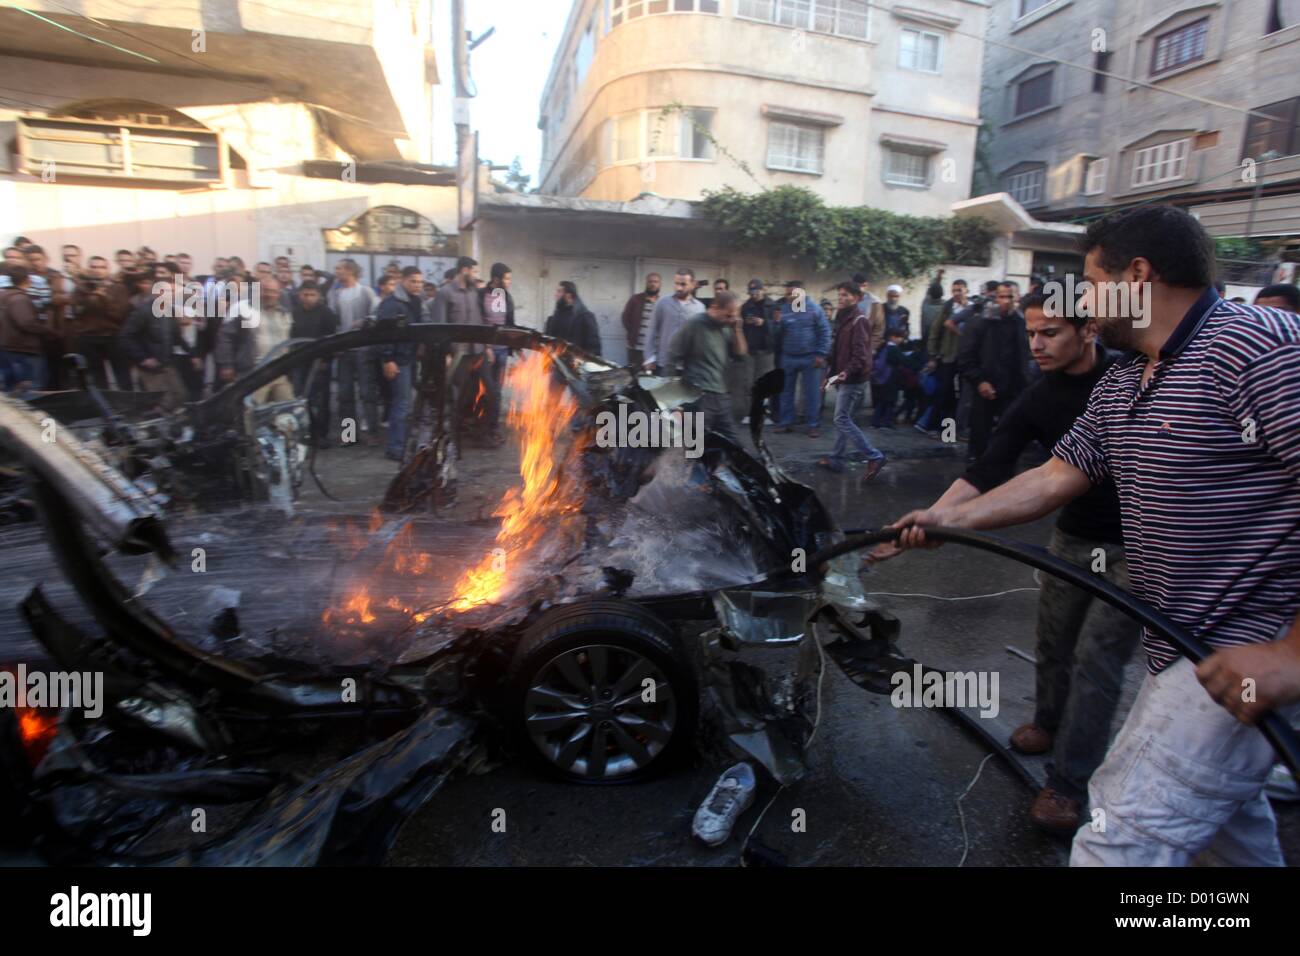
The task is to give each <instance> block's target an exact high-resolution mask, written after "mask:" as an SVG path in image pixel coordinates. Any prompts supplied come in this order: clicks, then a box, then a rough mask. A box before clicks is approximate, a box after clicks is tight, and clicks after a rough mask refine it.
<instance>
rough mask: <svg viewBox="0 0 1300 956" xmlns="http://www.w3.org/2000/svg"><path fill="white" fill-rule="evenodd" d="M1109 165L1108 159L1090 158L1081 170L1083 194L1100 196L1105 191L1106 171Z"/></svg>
mask: <svg viewBox="0 0 1300 956" xmlns="http://www.w3.org/2000/svg"><path fill="white" fill-rule="evenodd" d="M1109 166H1110V160H1108V159H1090V160H1088V165H1087V166H1086V167H1084V172H1083V194H1084V195H1085V196H1100V195H1101V194H1102V193H1104V192H1105V191H1106V171H1107V168H1108V167H1109Z"/></svg>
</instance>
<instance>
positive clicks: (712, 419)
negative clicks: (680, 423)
mask: <svg viewBox="0 0 1300 956" xmlns="http://www.w3.org/2000/svg"><path fill="white" fill-rule="evenodd" d="M699 410H700V411H701V412H703V413H704V428H705V430H706V431H712V432H717V433H718V434H720V435H725V436H726V437H727V438H730V439H731V440H732V441H733V442H735V443H736V444H737V445H739V444H741V441H740V433H739V432H738V431H736V419H735V418H734V417H733V415H732V413H731V396H730V395H727V394H725V393H718V392H705V393H704V394H703V395H702V396H700V401H699Z"/></svg>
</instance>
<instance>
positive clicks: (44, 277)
mask: <svg viewBox="0 0 1300 956" xmlns="http://www.w3.org/2000/svg"><path fill="white" fill-rule="evenodd" d="M25 251H26V253H27V269H28V273H29V275H30V277H31V281H32V284H33V286H38V285H42V284H43V285H44V286H45V287H46V288H47V289H48V290H49V300H48V302H47V303H46V304H45V305H44V306H42V305H41V304H40V303H38V304H37V309H38V311H40V313H41V317H42V318H43V319H44V321H45V322H46V323H47V324H48V325H49V327H50V330H51V331H52V332H54V335H53V336H51V337H49V338H46V339H45V340H44V344H45V361H46V366H45V381H46V387H48V388H61V387H62V386H63V356H64V354H65V353H66V352H67V351H68V328H67V315H66V313H67V308H68V306H69V305H71V304H72V286H71V285H70V284H69V282H68V281H67V279H65V278H64V275H63V273H62V272H60V271H59V270H58V269H55V268H53V267H52V266H51V265H50V259H49V257H48V256H47V255H46V254H45V250H44V249H42V248H41V247H40V246H35V245H33V246H28V247H27V249H26V250H25Z"/></svg>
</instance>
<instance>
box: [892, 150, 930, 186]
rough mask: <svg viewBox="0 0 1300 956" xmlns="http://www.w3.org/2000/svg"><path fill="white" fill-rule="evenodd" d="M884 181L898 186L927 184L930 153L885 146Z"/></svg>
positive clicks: (928, 181) (928, 180)
mask: <svg viewBox="0 0 1300 956" xmlns="http://www.w3.org/2000/svg"><path fill="white" fill-rule="evenodd" d="M885 182H887V183H894V184H895V185H898V186H929V185H930V154H929V153H921V152H916V151H915V150H908V149H902V148H900V147H897V146H887V147H886V148H885Z"/></svg>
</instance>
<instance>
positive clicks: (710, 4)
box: [609, 0, 720, 29]
mask: <svg viewBox="0 0 1300 956" xmlns="http://www.w3.org/2000/svg"><path fill="white" fill-rule="evenodd" d="M719 7H720V3H719V0H609V25H610V28H611V29H612V28H614V27H616V26H618V25H619V24H620V23H622V22H623V21H625V20H635V19H636V18H637V17H640V16H643V15H645V16H650V15H653V14H656V13H717V12H718V11H719Z"/></svg>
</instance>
